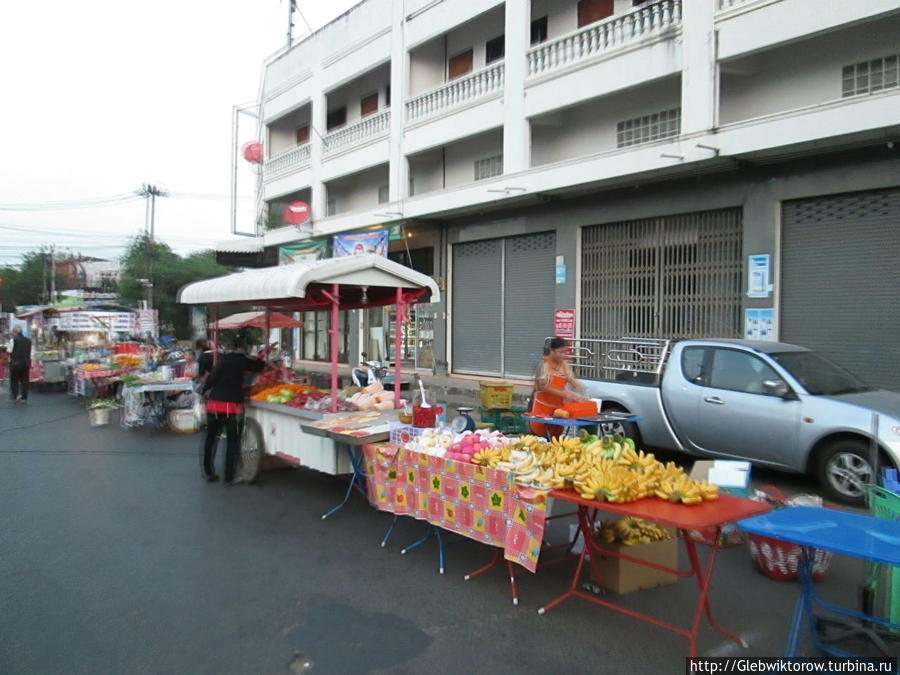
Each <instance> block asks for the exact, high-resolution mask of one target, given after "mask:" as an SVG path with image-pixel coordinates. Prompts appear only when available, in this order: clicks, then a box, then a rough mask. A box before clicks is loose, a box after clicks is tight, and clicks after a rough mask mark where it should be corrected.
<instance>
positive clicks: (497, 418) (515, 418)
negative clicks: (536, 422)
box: [478, 407, 528, 435]
mask: <svg viewBox="0 0 900 675" xmlns="http://www.w3.org/2000/svg"><path fill="white" fill-rule="evenodd" d="M524 412H525V408H517V407H512V408H504V409H502V410H496V409H493V408H484V407H481V408H479V409H478V413H479V415H480V416H481V421H482V422H484V423H486V424H490V425H491V426H492V427H494V429H496V430H497V431H499V432H500V433H503V434H507V435H516V434H525V433H528V423H527V422H525V420H524V419H522V414H523V413H524Z"/></svg>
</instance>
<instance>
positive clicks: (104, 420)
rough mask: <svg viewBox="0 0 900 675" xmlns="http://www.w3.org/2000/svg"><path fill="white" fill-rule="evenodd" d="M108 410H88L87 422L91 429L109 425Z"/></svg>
mask: <svg viewBox="0 0 900 675" xmlns="http://www.w3.org/2000/svg"><path fill="white" fill-rule="evenodd" d="M110 412H111V409H110V408H88V421H89V422H90V423H91V426H92V427H102V426H105V425H107V424H109V414H110Z"/></svg>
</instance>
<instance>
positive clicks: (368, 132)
mask: <svg viewBox="0 0 900 675" xmlns="http://www.w3.org/2000/svg"><path fill="white" fill-rule="evenodd" d="M390 130H391V111H390V110H384V111H382V112H380V113H376V114H374V115H369V116H368V117H364V118H363V119H361V120H360V121H359V122H356V123H355V124H351V125H349V126H346V127H342V128H340V129H337V130H335V131H331V132H329V133H327V134H326V135H325V139H324V148H323V149H324V151H325V157H326V158H328V157H329V156H330V155H333V154H335V153H338V152H342V151H347V150H352V149H353V148H356V147H359V146H361V145H366V144H367V143H372V142H373V141H377V140H379V139H380V138H381V137H383V136H387V135H388V134H389V133H390Z"/></svg>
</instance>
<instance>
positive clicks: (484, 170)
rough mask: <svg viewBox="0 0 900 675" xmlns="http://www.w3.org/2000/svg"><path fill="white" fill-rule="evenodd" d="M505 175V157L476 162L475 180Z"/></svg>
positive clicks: (486, 158) (487, 158)
mask: <svg viewBox="0 0 900 675" xmlns="http://www.w3.org/2000/svg"><path fill="white" fill-rule="evenodd" d="M502 174H503V155H502V154H499V155H494V156H492V157H485V158H484V159H476V160H475V180H483V179H485V178H491V177H493V176H500V175H502Z"/></svg>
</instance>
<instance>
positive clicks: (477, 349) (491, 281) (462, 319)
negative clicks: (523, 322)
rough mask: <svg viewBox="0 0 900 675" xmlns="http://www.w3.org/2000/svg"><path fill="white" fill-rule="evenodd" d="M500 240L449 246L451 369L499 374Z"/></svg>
mask: <svg viewBox="0 0 900 675" xmlns="http://www.w3.org/2000/svg"><path fill="white" fill-rule="evenodd" d="M502 249H503V242H502V240H500V239H490V240H487V241H475V242H470V243H465V244H456V245H455V246H454V247H453V289H452V290H453V315H452V317H451V323H452V336H453V370H455V371H457V372H460V373H484V374H494V375H500V374H501V373H500V369H501V351H500V350H501V336H502V332H501V330H500V317H501V316H502V315H503V304H502V302H503V266H502V260H501V257H502Z"/></svg>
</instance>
